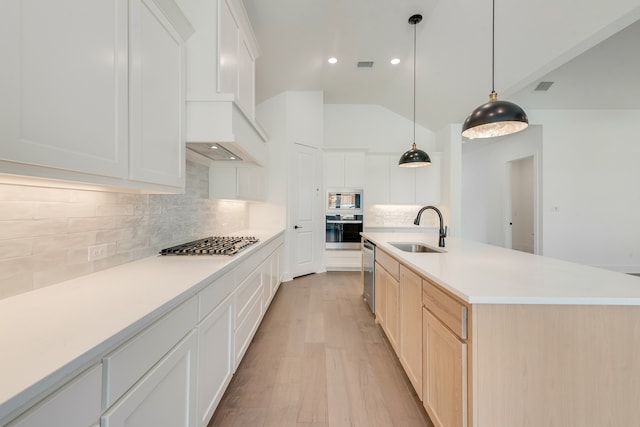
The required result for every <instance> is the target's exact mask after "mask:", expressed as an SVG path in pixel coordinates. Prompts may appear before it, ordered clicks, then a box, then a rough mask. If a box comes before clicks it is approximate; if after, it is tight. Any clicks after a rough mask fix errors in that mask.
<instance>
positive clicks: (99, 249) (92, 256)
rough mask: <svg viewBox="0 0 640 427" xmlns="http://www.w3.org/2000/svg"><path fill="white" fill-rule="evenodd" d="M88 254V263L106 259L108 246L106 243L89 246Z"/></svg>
mask: <svg viewBox="0 0 640 427" xmlns="http://www.w3.org/2000/svg"><path fill="white" fill-rule="evenodd" d="M88 252H89V253H88V259H89V261H95V260H98V259H102V258H106V257H107V253H108V245H107V244H106V243H103V244H101V245H93V246H89V251H88Z"/></svg>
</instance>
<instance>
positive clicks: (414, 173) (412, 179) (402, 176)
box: [364, 153, 441, 205]
mask: <svg viewBox="0 0 640 427" xmlns="http://www.w3.org/2000/svg"><path fill="white" fill-rule="evenodd" d="M429 157H430V158H431V164H430V165H429V166H425V167H420V168H401V167H399V166H398V159H399V158H400V154H368V155H367V156H366V170H365V184H364V191H365V195H366V198H365V201H366V203H367V205H373V204H398V205H416V204H417V205H429V204H438V203H440V182H441V179H440V163H441V153H429Z"/></svg>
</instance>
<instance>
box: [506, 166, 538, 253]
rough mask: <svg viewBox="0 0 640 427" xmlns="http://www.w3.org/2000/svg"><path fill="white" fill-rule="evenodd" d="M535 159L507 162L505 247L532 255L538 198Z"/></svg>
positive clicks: (533, 251)
mask: <svg viewBox="0 0 640 427" xmlns="http://www.w3.org/2000/svg"><path fill="white" fill-rule="evenodd" d="M535 170H536V168H535V159H534V156H528V157H524V158H521V159H517V160H512V161H509V162H507V183H508V190H507V192H506V197H505V199H506V206H505V212H506V221H505V222H506V224H507V226H506V233H505V237H506V238H505V247H507V248H510V249H514V250H517V251H522V252H528V253H531V254H535V253H538V251H537V247H538V246H537V234H538V233H537V230H536V228H537V227H536V223H537V221H536V219H537V218H536V217H537V206H536V205H537V197H536V184H535V183H536V173H535Z"/></svg>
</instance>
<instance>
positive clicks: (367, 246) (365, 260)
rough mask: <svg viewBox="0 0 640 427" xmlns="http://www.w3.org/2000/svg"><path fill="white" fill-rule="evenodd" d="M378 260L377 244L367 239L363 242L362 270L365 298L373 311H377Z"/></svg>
mask: <svg viewBox="0 0 640 427" xmlns="http://www.w3.org/2000/svg"><path fill="white" fill-rule="evenodd" d="M375 262H376V245H374V244H373V242H370V241H368V240H365V241H364V242H363V243H362V271H363V273H364V299H365V301H366V302H367V304H369V308H371V312H372V313H374V312H375V300H374V298H375V289H376V284H375V283H376V276H375V272H374V268H375Z"/></svg>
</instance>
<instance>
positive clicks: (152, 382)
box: [100, 331, 197, 427]
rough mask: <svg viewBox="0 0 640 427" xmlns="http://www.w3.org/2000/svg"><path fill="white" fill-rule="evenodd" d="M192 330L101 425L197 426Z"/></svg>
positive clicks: (126, 395)
mask: <svg viewBox="0 0 640 427" xmlns="http://www.w3.org/2000/svg"><path fill="white" fill-rule="evenodd" d="M196 338H197V337H196V333H195V331H192V332H191V333H189V335H187V336H186V337H185V338H184V339H183V340H182V341H180V343H179V344H178V345H176V346H175V347H174V348H173V349H172V350H171V351H170V352H169V353H168V354H167V355H166V356H165V357H164V358H162V359H161V360H160V361H159V362H158V363H157V364H156V365H155V366H154V367H153V368H152V369H151V370H150V371H149V372H148V373H147V374H146V375H145V376H144V377H143V378H142V379H141V380H140V381H139V382H137V383H136V384H135V385H134V386H133V387H132V388H131V390H129V391H128V392H127V393H126V394H125V395H124V396H123V397H122V398H121V399H120V400H118V401H117V402H116V404H115V405H113V406H112V407H111V409H109V410H108V411H107V412H106V413H105V414H104V415H103V416H102V418H101V424H100V425H101V427H137V426H154V427H196V412H195V403H196V401H195V393H196V370H195V366H196V354H195V353H196V348H197V340H196Z"/></svg>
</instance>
